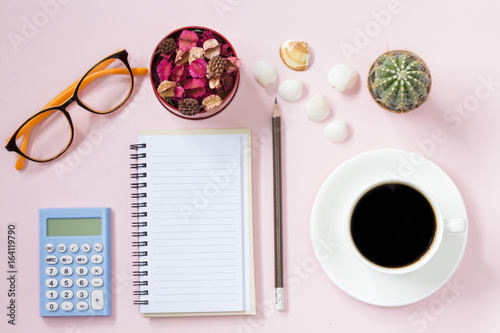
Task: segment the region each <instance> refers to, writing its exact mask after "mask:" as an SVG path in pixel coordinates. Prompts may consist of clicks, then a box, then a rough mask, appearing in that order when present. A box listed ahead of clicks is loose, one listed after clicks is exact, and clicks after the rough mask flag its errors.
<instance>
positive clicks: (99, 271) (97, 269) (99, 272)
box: [91, 266, 102, 275]
mask: <svg viewBox="0 0 500 333" xmlns="http://www.w3.org/2000/svg"><path fill="white" fill-rule="evenodd" d="M91 272H92V275H102V267H99V266H94V267H92V269H91Z"/></svg>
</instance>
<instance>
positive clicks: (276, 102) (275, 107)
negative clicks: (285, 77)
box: [273, 97, 280, 118]
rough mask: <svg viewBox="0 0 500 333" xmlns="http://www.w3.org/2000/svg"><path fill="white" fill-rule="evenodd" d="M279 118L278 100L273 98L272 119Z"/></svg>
mask: <svg viewBox="0 0 500 333" xmlns="http://www.w3.org/2000/svg"><path fill="white" fill-rule="evenodd" d="M279 116H280V110H279V107H278V99H277V98H276V97H275V98H274V110H273V118H274V117H279Z"/></svg>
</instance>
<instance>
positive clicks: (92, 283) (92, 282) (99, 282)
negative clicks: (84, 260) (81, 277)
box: [90, 278, 104, 287]
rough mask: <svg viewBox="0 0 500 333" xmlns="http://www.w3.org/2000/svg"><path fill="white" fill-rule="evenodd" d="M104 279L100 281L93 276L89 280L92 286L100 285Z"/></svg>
mask: <svg viewBox="0 0 500 333" xmlns="http://www.w3.org/2000/svg"><path fill="white" fill-rule="evenodd" d="M103 283H104V281H102V279H101V278H93V279H92V280H90V284H91V285H92V287H102V285H103Z"/></svg>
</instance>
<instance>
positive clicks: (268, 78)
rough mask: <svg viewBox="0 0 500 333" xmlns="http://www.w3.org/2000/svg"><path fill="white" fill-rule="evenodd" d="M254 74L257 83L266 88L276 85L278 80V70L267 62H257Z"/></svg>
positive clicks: (253, 70)
mask: <svg viewBox="0 0 500 333" xmlns="http://www.w3.org/2000/svg"><path fill="white" fill-rule="evenodd" d="M252 73H253V78H254V79H255V81H257V82H259V84H260V85H261V86H262V87H264V88H265V87H267V86H268V85H270V84H272V83H274V82H275V81H276V79H277V78H278V73H277V72H276V68H274V66H273V65H272V64H271V63H269V62H267V61H257V62H256V63H255V64H254V65H253V69H252Z"/></svg>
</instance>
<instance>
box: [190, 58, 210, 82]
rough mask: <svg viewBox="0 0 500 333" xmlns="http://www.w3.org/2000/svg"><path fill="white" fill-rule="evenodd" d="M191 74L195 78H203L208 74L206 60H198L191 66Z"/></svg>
mask: <svg viewBox="0 0 500 333" xmlns="http://www.w3.org/2000/svg"><path fill="white" fill-rule="evenodd" d="M189 74H191V76H192V77H194V78H202V77H205V74H207V62H206V61H205V60H204V59H196V60H194V61H193V62H192V63H191V65H189Z"/></svg>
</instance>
